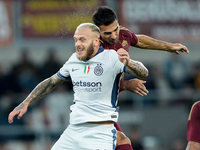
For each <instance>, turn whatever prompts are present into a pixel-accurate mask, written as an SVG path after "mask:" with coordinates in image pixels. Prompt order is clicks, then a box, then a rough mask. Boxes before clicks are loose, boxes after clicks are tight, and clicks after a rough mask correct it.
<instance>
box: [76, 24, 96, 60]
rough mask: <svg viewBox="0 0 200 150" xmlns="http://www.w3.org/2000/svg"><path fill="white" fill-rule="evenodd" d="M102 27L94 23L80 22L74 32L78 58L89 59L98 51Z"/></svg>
mask: <svg viewBox="0 0 200 150" xmlns="http://www.w3.org/2000/svg"><path fill="white" fill-rule="evenodd" d="M99 37H100V29H99V27H97V26H96V25H94V24H92V23H82V24H80V25H79V26H78V27H77V28H76V31H75V33H74V40H75V47H76V53H77V58H78V59H79V60H88V59H90V58H92V57H94V55H95V54H96V53H97V51H98V49H99Z"/></svg>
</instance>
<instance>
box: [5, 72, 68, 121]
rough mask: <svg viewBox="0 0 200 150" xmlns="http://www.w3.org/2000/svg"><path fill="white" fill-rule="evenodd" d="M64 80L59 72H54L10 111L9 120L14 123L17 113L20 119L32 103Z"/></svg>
mask: <svg viewBox="0 0 200 150" xmlns="http://www.w3.org/2000/svg"><path fill="white" fill-rule="evenodd" d="M64 81H65V80H62V79H61V78H59V77H58V76H57V74H54V75H53V76H51V77H50V78H47V79H46V80H44V81H42V82H40V83H39V84H38V85H37V86H36V87H35V88H34V89H33V91H32V92H31V93H30V94H29V95H28V96H27V98H26V99H25V100H24V101H23V102H22V103H20V104H19V105H18V106H17V107H15V108H14V110H13V111H11V112H10V114H9V116H8V122H9V123H13V119H14V117H15V116H16V115H18V117H17V118H18V119H20V118H21V117H22V116H23V115H24V114H25V113H26V111H27V109H28V106H29V105H30V104H32V103H34V102H36V101H37V100H39V99H41V98H43V97H44V96H46V95H47V94H49V93H50V92H51V91H52V90H53V89H54V88H55V87H57V86H58V85H60V84H61V83H63V82H64Z"/></svg>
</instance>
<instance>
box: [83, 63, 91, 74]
mask: <svg viewBox="0 0 200 150" xmlns="http://www.w3.org/2000/svg"><path fill="white" fill-rule="evenodd" d="M89 72H90V65H86V66H85V67H84V73H85V74H88V73H89Z"/></svg>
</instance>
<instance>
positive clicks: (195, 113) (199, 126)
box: [186, 101, 200, 150]
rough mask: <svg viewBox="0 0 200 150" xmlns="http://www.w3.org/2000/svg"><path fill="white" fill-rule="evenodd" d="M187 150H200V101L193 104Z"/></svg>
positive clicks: (189, 118)
mask: <svg viewBox="0 0 200 150" xmlns="http://www.w3.org/2000/svg"><path fill="white" fill-rule="evenodd" d="M187 141H188V144H187V147H186V150H200V101H198V102H196V103H194V104H193V106H192V108H191V110H190V114H189V117H188V124H187Z"/></svg>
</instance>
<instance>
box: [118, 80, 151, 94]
mask: <svg viewBox="0 0 200 150" xmlns="http://www.w3.org/2000/svg"><path fill="white" fill-rule="evenodd" d="M145 83H146V81H143V80H140V79H131V80H128V81H121V82H120V91H123V90H128V91H130V92H133V93H136V94H138V95H140V96H146V95H147V94H148V93H149V91H148V90H147V89H146V87H145V85H144V84H145Z"/></svg>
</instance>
